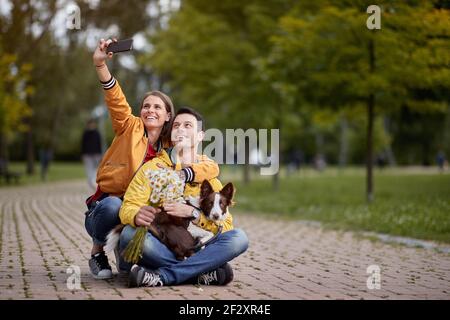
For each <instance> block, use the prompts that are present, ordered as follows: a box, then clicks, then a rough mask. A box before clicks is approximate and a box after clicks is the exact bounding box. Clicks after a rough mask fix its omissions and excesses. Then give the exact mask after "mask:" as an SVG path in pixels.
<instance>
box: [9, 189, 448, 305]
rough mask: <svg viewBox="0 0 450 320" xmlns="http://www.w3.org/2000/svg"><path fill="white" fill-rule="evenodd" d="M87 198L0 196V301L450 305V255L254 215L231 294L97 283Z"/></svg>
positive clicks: (243, 220)
mask: <svg viewBox="0 0 450 320" xmlns="http://www.w3.org/2000/svg"><path fill="white" fill-rule="evenodd" d="M86 193H87V190H86V188H85V184H84V182H59V183H51V184H47V185H45V186H30V187H19V188H9V189H0V299H450V255H449V254H445V253H439V252H436V251H433V250H425V249H420V248H407V247H404V246H398V245H396V246H394V245H390V244H386V243H382V242H378V241H376V242H372V241H370V240H367V239H362V238H361V237H359V236H356V235H355V234H352V233H350V232H336V231H329V230H323V229H321V228H320V227H317V226H311V225H307V224H304V223H300V222H286V221H275V220H267V219H263V218H260V217H258V216H255V215H245V214H236V215H235V225H237V226H238V227H240V228H243V229H244V230H246V232H247V234H248V236H249V239H250V248H249V250H248V251H247V252H246V253H245V254H243V255H242V256H240V257H238V258H237V259H235V260H234V261H233V262H232V266H233V268H234V270H235V281H234V282H232V283H231V284H230V285H228V286H226V287H208V286H193V285H183V286H175V287H162V288H139V289H129V288H127V287H126V278H125V277H123V276H120V275H116V276H115V278H114V279H112V280H94V279H92V278H91V277H90V275H89V271H88V267H87V261H88V258H89V252H90V243H91V242H90V239H89V237H88V236H87V234H86V232H85V230H84V214H83V212H84V205H83V201H84V199H85V197H86ZM110 260H111V261H114V257H111V259H110ZM72 265H75V266H79V268H80V271H81V285H80V289H74V290H71V289H69V288H68V286H67V283H68V281H67V280H68V279H69V284H73V283H75V282H73V281H71V280H73V279H75V278H76V276H75V274H72V273H71V272H70V270H69V273H67V269H68V267H69V266H72ZM369 265H378V266H379V268H380V270H381V289H368V287H367V278H368V277H369V274H368V273H367V267H368V266H369ZM75 269H76V268H75ZM113 269H114V271H116V270H115V268H114V266H113Z"/></svg>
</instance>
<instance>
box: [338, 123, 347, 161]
mask: <svg viewBox="0 0 450 320" xmlns="http://www.w3.org/2000/svg"><path fill="white" fill-rule="evenodd" d="M340 126H341V141H340V148H339V168H341V169H342V168H344V167H345V166H346V165H347V158H348V134H347V133H348V122H347V119H346V118H345V117H341V119H340Z"/></svg>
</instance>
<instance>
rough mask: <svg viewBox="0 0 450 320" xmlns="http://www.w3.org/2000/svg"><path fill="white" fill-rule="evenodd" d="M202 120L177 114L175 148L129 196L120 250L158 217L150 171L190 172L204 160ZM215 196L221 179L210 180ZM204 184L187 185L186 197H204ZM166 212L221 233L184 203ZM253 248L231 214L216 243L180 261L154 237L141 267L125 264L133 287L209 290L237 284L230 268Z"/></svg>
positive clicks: (190, 113) (141, 174)
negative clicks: (152, 205)
mask: <svg viewBox="0 0 450 320" xmlns="http://www.w3.org/2000/svg"><path fill="white" fill-rule="evenodd" d="M202 123H203V119H202V117H201V115H200V114H199V113H198V112H196V111H194V110H192V109H190V108H182V109H180V110H179V111H178V113H177V114H176V116H175V118H174V121H173V126H172V132H171V137H172V142H173V144H174V148H172V149H169V150H168V151H167V152H166V151H164V150H163V151H162V152H161V153H160V154H158V156H157V157H156V158H154V159H153V160H151V161H149V162H147V163H146V164H144V165H143V166H142V167H141V168H140V169H139V171H138V172H137V173H136V176H135V177H134V178H133V180H132V181H131V183H130V185H129V187H128V189H127V191H126V193H125V196H124V201H123V205H122V208H121V209H120V213H119V216H120V219H121V221H122V223H123V224H126V225H127V226H126V227H125V228H124V229H123V231H122V233H121V236H120V251H122V250H124V249H125V248H126V246H127V244H128V243H129V242H130V241H131V239H132V238H133V236H134V233H135V227H136V226H149V225H150V224H151V223H152V221H153V219H154V217H155V214H154V213H153V211H149V210H148V207H149V205H150V202H149V198H150V194H151V188H150V186H149V183H148V178H146V176H145V171H147V170H149V169H150V170H155V169H158V168H159V167H166V168H173V166H175V169H180V167H187V166H190V165H192V163H195V162H197V161H201V159H202V157H203V156H200V155H197V147H198V144H199V143H200V142H201V141H202V139H203V137H204V132H203V128H202ZM209 182H210V183H211V185H212V187H213V189H214V191H216V192H218V191H220V190H221V189H222V185H221V183H220V181H219V180H218V179H211V180H209ZM199 194H200V184H199V183H188V184H186V187H185V191H184V195H185V197H186V196H190V195H191V196H198V195H199ZM164 209H165V210H166V211H167V213H168V214H172V215H174V216H179V217H192V218H193V219H194V220H193V223H194V224H196V225H197V226H199V227H201V228H203V229H205V230H208V231H211V232H213V233H217V230H218V227H217V225H216V224H214V223H213V222H211V221H209V220H207V219H206V218H205V216H204V215H203V213H200V212H197V211H196V209H194V208H193V207H191V206H188V205H186V204H182V203H167V204H165V205H164ZM247 248H248V238H247V236H246V234H245V232H244V231H242V230H240V229H234V228H233V220H232V216H231V214H228V218H227V219H226V220H225V221H224V223H223V231H222V233H221V234H220V235H218V237H217V239H216V241H215V242H213V243H212V244H210V245H208V246H207V247H205V248H204V249H203V250H200V251H199V252H197V253H195V254H194V255H193V256H191V257H189V258H187V259H185V260H183V261H179V260H177V259H176V258H175V255H174V254H173V253H172V251H170V250H169V249H168V248H167V247H166V246H165V245H164V244H162V243H161V242H160V241H159V240H158V239H157V238H155V237H154V236H153V235H152V234H151V233H150V232H147V236H146V239H145V242H144V251H143V257H142V259H141V261H139V264H138V265H134V266H131V265H129V264H127V263H125V262H124V261H123V260H122V259H120V260H121V261H120V266H119V267H120V269H130V268H131V271H130V274H129V285H130V287H139V286H163V285H176V284H181V283H200V284H205V285H210V284H215V285H226V284H227V283H229V282H230V281H231V280H232V279H233V270H232V269H231V266H230V265H229V264H228V263H227V262H228V261H230V260H232V259H234V258H235V257H237V256H238V255H240V254H242V253H243V252H244V251H245V250H247Z"/></svg>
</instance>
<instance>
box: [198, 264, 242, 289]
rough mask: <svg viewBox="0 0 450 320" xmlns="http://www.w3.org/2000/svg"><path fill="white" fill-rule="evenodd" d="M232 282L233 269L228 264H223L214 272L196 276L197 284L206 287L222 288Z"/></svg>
mask: <svg viewBox="0 0 450 320" xmlns="http://www.w3.org/2000/svg"><path fill="white" fill-rule="evenodd" d="M232 280H233V269H232V268H231V266H230V264H228V263H225V264H224V265H223V266H220V267H219V268H217V269H216V270H213V271H210V272H205V273H202V274H201V275H199V276H198V278H197V281H198V284H203V285H206V286H211V285H213V286H224V285H227V284H228V283H230V282H231V281H232Z"/></svg>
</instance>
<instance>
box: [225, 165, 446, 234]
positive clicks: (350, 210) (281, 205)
mask: <svg viewBox="0 0 450 320" xmlns="http://www.w3.org/2000/svg"><path fill="white" fill-rule="evenodd" d="M224 182H225V181H224ZM236 187H237V193H236V202H237V203H236V208H235V209H234V210H236V211H251V212H262V213H267V214H269V215H271V216H279V217H282V218H288V219H290V218H292V219H304V220H315V221H320V222H322V223H323V224H324V225H326V226H331V227H337V228H343V229H352V230H364V231H375V232H381V233H387V234H392V235H399V236H407V237H413V238H420V239H429V240H437V241H442V242H447V243H450V174H448V173H447V174H438V173H436V172H435V171H434V170H427V171H425V172H421V170H420V169H419V170H403V169H397V170H395V169H389V170H385V171H382V172H380V171H376V172H375V201H374V202H373V203H372V204H370V205H367V204H366V203H365V171H364V169H363V168H356V169H355V168H353V169H348V170H344V171H342V172H339V171H338V170H333V169H331V170H328V172H327V171H325V172H324V173H317V172H313V171H312V170H306V171H304V172H303V173H302V172H300V173H295V174H290V175H289V176H288V175H286V174H284V175H283V178H282V179H281V182H280V190H279V192H274V191H273V189H272V184H271V180H270V179H263V178H259V179H258V178H257V179H253V180H252V182H251V183H250V184H249V185H248V186H245V185H244V184H243V183H242V182H240V181H237V182H236Z"/></svg>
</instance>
